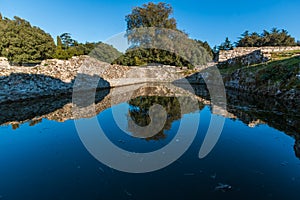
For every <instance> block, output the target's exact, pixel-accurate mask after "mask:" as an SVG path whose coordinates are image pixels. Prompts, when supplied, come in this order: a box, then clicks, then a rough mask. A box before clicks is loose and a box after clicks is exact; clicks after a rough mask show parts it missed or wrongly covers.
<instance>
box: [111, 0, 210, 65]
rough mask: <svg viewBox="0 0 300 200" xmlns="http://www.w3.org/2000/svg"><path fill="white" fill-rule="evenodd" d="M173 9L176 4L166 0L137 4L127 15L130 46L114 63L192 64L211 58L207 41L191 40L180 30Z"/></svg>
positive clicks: (198, 63) (201, 62) (199, 63)
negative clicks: (163, 1) (167, 2)
mask: <svg viewBox="0 0 300 200" xmlns="http://www.w3.org/2000/svg"><path fill="white" fill-rule="evenodd" d="M172 13H173V8H172V7H171V5H169V4H166V3H158V4H154V3H148V4H144V5H143V6H142V7H135V8H134V9H133V10H132V13H131V14H129V15H127V16H126V22H127V32H126V36H127V38H128V41H129V42H130V44H131V47H130V49H129V50H128V51H127V52H126V54H125V55H124V56H122V57H120V58H119V59H118V60H116V61H115V62H114V63H117V64H121V65H136V66H139V65H145V64H149V63H160V64H166V65H175V66H180V67H181V66H187V67H189V68H192V67H193V66H195V65H203V64H206V62H207V61H208V60H211V57H212V53H211V48H210V47H209V45H208V43H207V42H202V41H198V40H197V41H196V40H192V39H190V38H188V35H187V34H186V33H184V32H183V31H180V30H178V29H177V25H176V20H175V19H174V18H172V17H170V16H171V14H172ZM205 49H207V51H208V52H206V50H205Z"/></svg>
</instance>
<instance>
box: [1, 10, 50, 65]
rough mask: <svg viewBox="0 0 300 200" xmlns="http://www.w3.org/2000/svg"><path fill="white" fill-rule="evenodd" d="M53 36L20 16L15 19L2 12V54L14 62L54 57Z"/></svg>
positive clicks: (31, 61)
mask: <svg viewBox="0 0 300 200" xmlns="http://www.w3.org/2000/svg"><path fill="white" fill-rule="evenodd" d="M54 52H55V44H54V41H53V39H52V37H51V36H50V35H49V34H47V33H45V32H44V31H43V30H41V29H40V28H38V27H35V26H31V25H30V23H29V22H27V21H26V20H24V19H21V18H19V17H14V19H13V20H10V19H8V18H3V17H2V16H1V14H0V56H3V57H6V58H8V60H9V61H11V62H14V63H24V62H26V63H34V62H39V61H42V60H44V59H47V58H52V56H53V54H54Z"/></svg>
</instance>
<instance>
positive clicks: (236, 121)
mask: <svg viewBox="0 0 300 200" xmlns="http://www.w3.org/2000/svg"><path fill="white" fill-rule="evenodd" d="M193 88H194V90H195V92H196V95H195V96H190V97H185V98H187V99H185V102H186V104H188V102H189V100H188V98H196V99H198V101H199V107H197V109H196V110H195V109H194V108H191V109H188V110H187V112H186V113H181V112H180V104H179V102H178V100H177V98H176V97H174V94H173V93H174V92H173V91H170V90H167V89H166V88H165V87H164V86H160V85H156V86H149V85H144V86H142V87H141V88H139V89H135V90H136V91H135V93H134V94H133V95H132V98H131V100H130V101H123V99H122V95H121V94H120V95H119V97H120V98H119V99H117V100H116V103H114V105H112V107H111V99H112V97H111V94H112V93H113V91H112V90H113V89H112V90H105V91H99V92H98V93H97V95H96V103H95V108H96V111H97V116H96V117H97V119H98V121H99V124H100V126H101V127H102V129H103V131H104V132H105V134H106V136H107V137H108V138H109V139H110V141H111V142H112V143H113V144H115V145H116V146H118V147H120V148H122V149H124V150H126V151H130V152H142V153H146V152H152V151H156V150H159V149H161V148H163V147H164V146H166V145H168V144H169V143H170V142H171V141H172V140H174V139H175V137H176V133H177V132H178V129H179V126H180V123H181V122H182V121H183V120H188V121H193V120H195V119H196V118H197V117H199V115H200V123H199V128H198V131H197V135H196V138H195V139H194V141H193V143H192V145H191V146H190V148H189V149H188V150H187V151H186V152H185V153H184V154H183V155H182V156H181V157H180V158H179V159H178V160H177V161H175V162H173V163H171V164H170V165H169V166H167V167H165V168H163V169H161V170H158V171H154V172H149V173H140V174H133V173H125V172H121V171H117V170H115V169H112V168H110V167H108V166H106V165H104V164H102V163H101V162H99V161H98V160H96V159H95V158H94V157H93V156H92V155H91V154H90V153H89V152H88V150H87V149H86V148H85V146H84V145H83V143H82V141H81V140H80V137H79V135H78V133H77V130H76V128H75V125H74V120H75V119H76V120H77V119H78V117H76V116H74V115H73V113H72V103H71V102H72V99H71V97H68V96H66V97H60V98H46V99H39V100H31V101H27V102H19V103H10V104H5V105H4V104H3V105H0V111H1V115H0V124H1V126H0V199H13V200H14V199H51V200H52V199H118V200H119V199H138V200H139V199H146V200H147V199H299V195H298V194H299V189H300V160H299V157H300V142H299V141H300V136H299V134H300V116H299V110H297V109H293V108H287V107H286V106H285V104H284V103H280V102H278V101H276V100H274V99H272V98H271V99H267V98H264V97H257V96H251V95H243V94H238V93H235V92H228V94H227V100H228V105H227V111H226V112H225V111H224V113H223V114H220V113H219V114H218V116H219V118H222V119H225V124H224V128H223V131H222V134H221V137H220V139H219V140H218V142H217V144H216V146H215V147H214V149H213V150H212V151H211V152H210V153H209V154H208V155H207V156H206V157H205V158H203V159H200V158H199V157H198V154H199V149H200V147H201V144H202V143H203V140H204V137H205V134H206V132H207V129H208V126H209V123H210V119H211V116H212V115H216V114H215V113H214V112H213V111H212V109H211V105H210V102H209V95H208V92H207V91H206V89H205V88H204V87H203V86H193ZM122 91H123V92H125V91H126V88H124V89H122ZM124 94H125V95H123V96H126V92H125V93H124ZM125 99H126V98H125ZM154 104H160V105H162V106H163V107H164V108H165V110H166V112H167V120H166V123H165V125H164V127H163V129H162V130H161V131H159V132H158V134H156V135H155V136H152V137H149V138H136V137H133V136H131V135H128V134H126V133H124V132H123V131H122V130H121V129H120V128H119V127H118V126H117V124H116V122H115V120H114V118H113V114H112V108H113V109H114V110H115V111H118V110H124V108H125V109H127V108H129V109H127V115H126V116H123V117H124V123H125V124H126V123H128V124H129V121H134V122H135V123H136V124H138V125H140V126H146V125H147V124H149V123H151V120H150V118H149V115H148V114H149V108H150V107H151V106H152V105H154ZM128 106H129V107H128ZM91 117H93V114H92V113H87V115H86V116H85V118H86V119H85V120H88V119H89V118H91ZM79 118H80V117H79ZM127 131H129V132H130V126H128V130H127ZM87 134H88V133H87ZM185 134H186V135H187V136H188V134H191V133H190V132H189V131H186V133H185ZM224 185H228V187H226V186H224ZM218 186H223V187H224V188H223V189H222V187H221V189H220V187H218Z"/></svg>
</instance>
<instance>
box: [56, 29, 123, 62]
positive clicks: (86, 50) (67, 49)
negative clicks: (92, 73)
mask: <svg viewBox="0 0 300 200" xmlns="http://www.w3.org/2000/svg"><path fill="white" fill-rule="evenodd" d="M80 55H90V56H91V57H94V58H97V59H99V60H101V61H104V62H109V63H111V62H112V61H114V60H115V59H117V58H118V57H120V56H121V55H122V54H121V53H120V52H119V51H118V50H117V49H115V48H114V47H112V46H111V45H108V44H104V43H102V42H98V43H89V42H86V43H85V44H82V43H78V42H77V41H76V40H74V39H73V38H72V37H71V34H69V33H64V34H62V35H61V36H57V47H56V51H55V54H54V55H53V57H54V58H57V59H63V60H66V59H69V58H71V57H73V56H80Z"/></svg>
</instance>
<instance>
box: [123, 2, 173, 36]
mask: <svg viewBox="0 0 300 200" xmlns="http://www.w3.org/2000/svg"><path fill="white" fill-rule="evenodd" d="M172 13H173V8H172V7H171V5H170V4H166V3H162V2H160V3H158V4H154V3H152V2H150V3H148V4H143V6H142V7H135V8H133V10H132V13H131V14H129V15H127V16H126V17H125V19H126V22H127V31H130V30H133V29H135V28H141V27H157V28H167V29H173V30H176V29H177V27H176V20H175V19H174V18H170V15H171V14H172Z"/></svg>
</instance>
